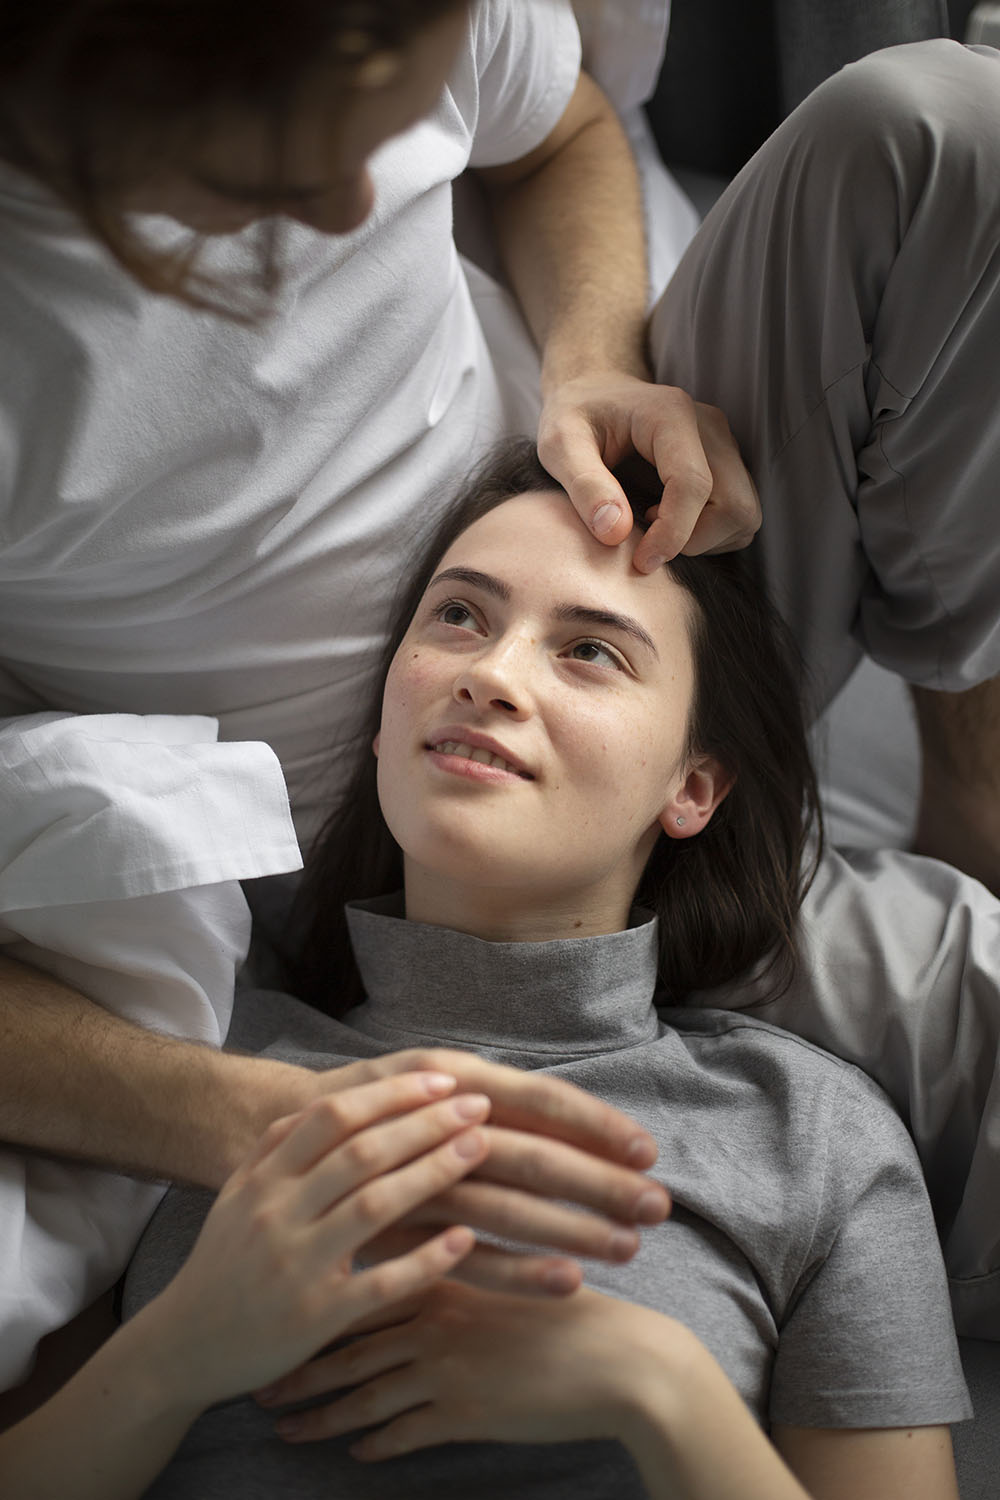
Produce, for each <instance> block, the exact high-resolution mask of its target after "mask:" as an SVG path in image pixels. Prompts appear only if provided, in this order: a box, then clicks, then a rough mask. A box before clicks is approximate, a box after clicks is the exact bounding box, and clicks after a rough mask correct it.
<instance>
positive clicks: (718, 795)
mask: <svg viewBox="0 0 1000 1500" xmlns="http://www.w3.org/2000/svg"><path fill="white" fill-rule="evenodd" d="M735 780H736V777H735V776H734V775H733V774H732V772H731V771H729V770H727V769H726V767H725V766H724V765H723V764H722V762H721V761H718V760H716V759H715V757H714V756H712V755H704V756H701V757H699V759H697V760H696V761H694V762H692V763H691V764H690V765H689V766H688V771H687V776H686V778H685V780H684V781H683V783H682V784H681V785H680V786H679V787H678V788H677V791H676V792H675V793H674V795H673V796H672V797H671V799H670V801H669V802H668V803H667V805H666V807H665V808H664V809H663V811H662V812H661V813H660V826H661V828H662V829H663V831H664V833H665V834H666V835H667V837H668V838H672V839H689V838H691V837H692V836H693V835H694V834H696V833H700V832H701V830H702V829H703V828H704V827H705V824H706V823H707V822H708V820H709V818H711V816H712V814H713V813H714V812H715V809H716V808H717V807H718V805H719V803H720V802H721V801H722V799H723V797H725V796H726V794H727V792H728V791H729V790H730V788H731V787H732V785H733V782H734V781H735Z"/></svg>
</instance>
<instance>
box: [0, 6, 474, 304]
mask: <svg viewBox="0 0 1000 1500" xmlns="http://www.w3.org/2000/svg"><path fill="white" fill-rule="evenodd" d="M462 5H463V0H0V158H2V159H4V160H6V161H8V162H10V163H11V164H12V165H14V166H16V167H18V168H20V169H21V170H22V171H24V172H27V173H29V174H30V175H31V176H33V177H36V178H37V179H38V180H39V181H41V182H43V183H45V184H46V185H47V186H48V187H49V188H51V189H52V191H54V192H55V193H57V194H58V195H59V196H60V197H61V198H62V199H63V201H64V202H65V203H66V204H67V206H68V207H70V208H71V209H73V211H74V212H75V213H76V214H77V215H78V216H79V218H80V219H81V220H82V221H83V223H84V225H85V226H86V227H87V228H88V229H89V231H90V232H91V233H92V234H93V235H94V237H95V238H96V239H97V240H99V241H100V242H101V243H102V244H103V245H104V246H105V247H106V248H107V249H108V250H109V251H110V253H111V254H112V255H113V256H114V257H115V259H116V260H117V261H118V262H119V264H120V265H122V266H123V267H124V268H125V270H127V271H128V272H129V273H130V274H131V275H132V276H133V277H134V278H135V279H136V280H137V281H139V282H140V283H141V284H142V285H144V286H146V287H148V288H150V289H151V290H152V291H157V292H166V293H168V294H170V295H172V296H176V297H179V298H180V299H181V300H183V301H186V302H189V303H191V304H192V305H193V306H200V307H211V308H213V309H214V310H215V311H218V312H223V313H229V314H231V315H232V316H234V317H240V316H241V315H242V316H243V317H244V319H245V318H246V317H247V316H249V315H250V314H249V313H248V311H247V309H244V308H242V307H241V304H240V301H239V298H238V296H236V295H231V296H228V297H227V296H226V288H225V287H223V286H222V285H221V284H220V283H219V282H218V281H215V280H213V279H212V278H211V276H210V275H209V274H208V273H207V272H204V271H203V270H201V268H200V266H199V254H200V251H201V249H202V243H203V242H202V237H201V236H199V235H197V234H192V235H190V236H188V237H187V238H186V239H185V240H184V241H183V243H182V248H181V249H180V250H176V251H171V252H169V253H168V252H165V251H164V250H163V249H160V248H154V247H152V246H150V245H148V244H146V243H144V242H143V241H142V239H141V238H140V237H139V236H138V235H137V234H136V232H135V230H134V228H133V227H132V226H131V225H130V222H129V217H128V214H127V213H126V212H125V211H124V210H123V209H122V207H121V206H120V198H121V194H122V190H123V189H125V188H128V187H129V186H134V185H135V184H136V182H141V181H143V180H144V179H146V178H148V176H149V175H150V174H151V173H155V172H157V171H158V170H159V169H161V168H163V167H171V168H175V169H180V170H184V169H185V168H186V167H187V165H188V163H189V162H190V161H191V159H192V158H193V157H194V156H195V154H196V152H197V148H198V146H199V144H200V142H201V141H202V140H203V138H204V136H205V134H206V133H207V132H209V131H210V130H211V129H212V128H214V127H215V126H216V125H218V124H219V123H220V122H221V121H224V120H226V119H228V118H231V117H232V116H233V115H234V114H235V115H248V116H255V117H256V118H259V119H261V120H262V121H264V122H265V124H266V125H267V126H268V128H269V131H270V135H271V139H272V141H273V149H274V158H275V174H274V175H275V177H276V179H277V180H278V181H279V182H280V181H281V174H282V163H283V160H284V154H285V153H284V141H285V133H286V129H287V126H288V124H289V122H290V119H291V117H292V114H293V112H294V109H295V107H296V104H297V102H298V100H299V98H300V95H301V91H302V88H303V86H304V84H305V82H306V81H307V79H308V78H310V77H311V76H312V75H314V74H315V72H316V71H317V69H319V68H323V69H326V71H327V73H328V74H329V95H330V98H331V99H336V98H338V96H339V94H340V92H341V91H346V90H350V88H351V87H352V77H353V76H354V74H355V73H356V70H357V69H358V68H359V67H361V66H362V65H363V64H364V63H365V61H366V60H367V59H368V58H369V57H371V56H372V55H373V54H375V53H378V52H392V51H395V50H398V49H400V48H402V47H404V46H406V44H407V43H408V42H410V41H411V40H412V38H413V37H414V36H415V35H416V34H417V33H418V32H419V31H421V30H422V29H423V28H425V27H426V26H428V25H429V24H430V23H431V22H433V21H434V20H436V19H437V18H438V17H439V16H442V15H444V14H445V13H447V12H448V11H454V10H458V9H460V8H462ZM276 236H277V230H276V229H275V226H274V221H273V220H269V221H267V222H266V223H265V224H263V225H262V226H261V233H260V235H259V236H258V240H259V245H258V266H257V279H258V282H259V286H258V291H259V292H260V294H261V302H262V305H261V310H262V311H263V310H265V308H266V295H267V294H268V293H269V292H271V291H273V290H274V287H275V285H276V284H277V281H278V279H279V272H278V267H277V249H276V246H277V238H276ZM249 306H250V304H248V307H249Z"/></svg>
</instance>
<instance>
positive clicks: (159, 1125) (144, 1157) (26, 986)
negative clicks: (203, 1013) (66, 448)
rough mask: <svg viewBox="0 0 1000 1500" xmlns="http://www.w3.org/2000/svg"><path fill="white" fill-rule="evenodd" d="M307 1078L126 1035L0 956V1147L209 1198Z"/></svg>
mask: <svg viewBox="0 0 1000 1500" xmlns="http://www.w3.org/2000/svg"><path fill="white" fill-rule="evenodd" d="M316 1092H317V1088H316V1075H315V1074H312V1073H309V1072H307V1071H306V1070H304V1069H301V1068H296V1067H293V1066H291V1065H290V1064H287V1063H280V1062H273V1061H269V1060H267V1059H263V1058H247V1057H236V1056H233V1055H231V1054H228V1053H222V1052H218V1051H216V1050H215V1049H214V1048H212V1047H207V1046H201V1045H199V1044H198V1043H195V1042H186V1041H180V1040H178V1039H176V1038H174V1037H169V1036H163V1035H159V1034H157V1033H156V1032H153V1031H148V1030H146V1029H145V1028H143V1027H141V1026H136V1025H135V1024H133V1023H132V1022H130V1021H126V1020H123V1019H121V1018H120V1017H118V1016H115V1015H112V1014H111V1013H110V1012H108V1011H105V1010H103V1009H102V1008H101V1007H100V1006H99V1005H96V1004H94V1003H93V1002H92V1001H90V1000H88V999H86V998H85V997H84V996H83V995H81V994H79V993H77V991H75V990H72V989H70V988H69V987H68V986H67V985H64V984H62V983H61V982H60V981H58V980H56V979H52V978H50V977H49V975H47V974H43V973H41V971H40V970H37V969H32V968H29V967H28V966H27V965H25V964H21V963H17V962H15V961H14V960H12V959H9V958H6V957H4V956H0V1138H2V1139H3V1140H5V1141H8V1142H9V1143H10V1144H12V1145H16V1146H25V1147H31V1148H33V1149H35V1150H39V1151H42V1152H45V1153H46V1154H49V1155H53V1156H67V1157H74V1158H77V1159H81V1160H86V1161H89V1162H97V1163H100V1164H102V1165H105V1166H111V1167H115V1168H118V1169H120V1170H122V1171H127V1172H132V1173H134V1174H136V1175H139V1176H148V1177H152V1178H163V1179H167V1180H171V1181H181V1182H189V1183H196V1184H198V1185H199V1186H202V1187H212V1188H218V1187H220V1186H221V1185H222V1183H223V1182H224V1180H225V1179H226V1177H227V1176H228V1175H229V1173H230V1172H231V1171H232V1170H233V1169H234V1168H235V1166H236V1165H237V1163H238V1162H239V1161H240V1160H242V1158H243V1157H244V1156H245V1155H246V1152H247V1151H248V1149H249V1147H250V1146H251V1144H252V1143H253V1142H254V1141H255V1140H256V1139H257V1137H258V1136H259V1135H260V1134H261V1132H262V1131H263V1130H264V1129H265V1128H266V1126H267V1125H269V1124H270V1122H271V1121H272V1120H274V1119H277V1118H278V1117H279V1116H281V1115H286V1114H291V1113H292V1112H293V1111H295V1110H297V1109H300V1108H302V1107H304V1105H305V1104H307V1103H308V1102H309V1101H310V1099H312V1098H313V1097H315V1094H316Z"/></svg>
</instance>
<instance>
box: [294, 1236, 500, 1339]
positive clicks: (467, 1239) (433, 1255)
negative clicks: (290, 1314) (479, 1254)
mask: <svg viewBox="0 0 1000 1500" xmlns="http://www.w3.org/2000/svg"><path fill="white" fill-rule="evenodd" d="M475 1243H476V1237H475V1235H474V1234H473V1232H472V1230H471V1229H469V1228H468V1227H467V1226H466V1225H464V1224H453V1225H452V1226H451V1228H450V1229H446V1230H445V1231H444V1233H443V1234H439V1235H435V1237H434V1238H433V1239H432V1240H428V1241H427V1242H426V1244H423V1245H420V1246H418V1248H417V1249H415V1250H411V1251H409V1252H408V1253H407V1254H406V1255H401V1256H397V1257H396V1258H395V1259H394V1260H387V1261H383V1263H382V1264H381V1265H378V1266H372V1267H371V1268H370V1269H369V1270H366V1271H356V1272H355V1273H354V1274H353V1275H352V1276H351V1277H350V1278H349V1279H348V1281H347V1283H346V1285H345V1293H346V1295H345V1297H344V1299H343V1301H342V1305H341V1306H340V1307H338V1326H337V1329H336V1332H334V1333H331V1335H330V1338H329V1339H324V1340H323V1341H322V1342H323V1343H329V1342H330V1341H331V1339H333V1338H337V1337H339V1336H340V1335H341V1334H342V1333H343V1331H344V1327H345V1319H344V1317H343V1313H344V1311H345V1310H349V1312H350V1318H349V1321H350V1322H352V1323H353V1322H355V1321H357V1320H361V1319H364V1318H366V1317H369V1316H370V1315H371V1314H372V1313H374V1312H376V1311H377V1310H379V1309H380V1308H385V1307H388V1306H391V1305H392V1304H394V1303H396V1302H398V1301H401V1300H402V1299H403V1298H406V1297H412V1296H414V1294H416V1293H419V1292H424V1291H426V1290H427V1288H428V1287H430V1286H432V1285H433V1284H434V1283H435V1282H437V1281H440V1279H441V1277H442V1276H447V1275H448V1273H449V1271H451V1270H452V1269H453V1268H454V1267H455V1266H456V1265H458V1263H459V1262H460V1261H461V1260H463V1259H464V1257H465V1256H467V1255H468V1254H469V1252H470V1251H471V1250H472V1248H473V1246H474V1245H475Z"/></svg>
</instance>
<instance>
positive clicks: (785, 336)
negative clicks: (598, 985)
mask: <svg viewBox="0 0 1000 1500" xmlns="http://www.w3.org/2000/svg"><path fill="white" fill-rule="evenodd" d="M652 345H653V351H654V355H655V359H656V369H657V377H658V379H660V380H663V381H666V382H668V383H671V384H676V385H679V386H682V387H683V388H684V389H686V390H687V391H689V392H690V393H691V394H692V395H693V396H694V397H695V398H696V399H697V400H701V401H707V402H711V403H713V404H715V405H717V406H719V407H721V408H722V410H723V411H724V412H725V413H726V415H727V417H728V418H729V421H730V424H731V426H732V428H733V431H734V433H735V435H736V438H737V440H738V442H739V444H740V447H741V450H742V452H743V455H744V458H745V460H746V462H747V464H748V467H749V468H750V470H751V473H752V474H753V476H754V478H755V480H756V483H757V486H758V489H759V491H760V495H761V502H762V506H763V512H764V524H763V527H762V530H761V534H760V536H759V538H758V540H757V542H756V543H755V544H754V545H755V549H756V552H757V555H758V558H759V560H760V561H761V565H762V566H763V568H764V570H765V572H766V575H767V577H768V581H769V584H770V587H771V590H772V592H773V595H774V597H775V599H776V602H777V603H778V605H779V607H780V608H781V609H782V611H783V612H784V614H785V615H786V618H787V619H788V620H789V622H790V623H791V625H792V628H793V630H794V633H795V635H796V636H797V638H798V641H799V644H800V646H801V648H802V651H803V654H804V656H805V659H806V664H807V668H808V670H809V673H810V677H811V687H812V693H813V704H812V707H813V709H814V710H815V711H817V712H818V710H819V709H820V708H822V707H823V705H824V704H825V703H826V702H828V701H829V699H830V698H831V697H832V696H833V694H834V693H835V692H836V690H837V688H838V687H839V686H840V685H841V684H842V683H843V681H844V680H845V679H846V677H847V676H848V675H849V674H850V672H851V670H852V668H853V667H854V665H855V664H856V662H857V661H858V659H859V657H860V655H861V654H862V652H867V653H869V654H870V655H871V656H873V657H874V658H875V659H876V660H877V661H879V662H881V663H882V664H883V665H884V666H887V667H889V668H890V669H891V670H893V671H896V672H898V673H900V674H901V675H902V676H904V677H906V678H908V679H909V680H910V681H913V682H918V683H922V684H924V685H926V686H928V687H940V688H946V689H950V690H959V689H961V688H963V687H967V686H970V685H971V684H973V683H975V682H978V681H981V680H983V679H985V678H987V677H990V676H993V675H995V674H996V673H998V672H1000V500H998V497H1000V53H998V52H994V51H991V50H990V49H986V48H984V49H978V50H970V49H966V48H962V47H960V46H958V45H957V44H956V43H953V42H949V41H934V42H924V43H918V44H915V45H911V46H906V47H898V48H892V49H890V50H888V51H885V52H881V53H877V54H875V55H873V56H871V57H869V58H866V59H865V60H863V61H862V62H860V63H856V64H854V65H852V66H851V67H848V68H846V69H844V70H843V71H842V72H841V73H840V74H838V75H837V76H836V77H834V78H832V79H830V80H829V81H828V82H827V83H825V84H823V85H822V86H821V87H820V88H819V89H817V90H816V92H815V93H814V94H812V95H811V96H810V97H809V98H808V99H807V100H806V101H805V103H804V104H803V105H802V106H801V107H800V108H799V109H798V110H796V111H795V113H794V114H793V115H791V116H790V117H789V119H788V120H786V121H785V123H784V125H783V126H782V127H781V128H780V129H779V130H778V131H777V133H776V134H775V135H774V136H773V137H772V138H771V139H770V141H768V142H767V144H766V145H765V146H764V147H763V148H762V149H761V150H760V151H759V152H758V153H757V155H756V156H755V157H754V158H753V160H752V161H751V162H749V163H748V165H747V166H746V167H745V169H744V170H743V172H742V173H741V174H740V176H739V177H738V178H737V179H736V181H735V182H734V183H733V184H732V186H731V187H730V188H729V190H728V191H727V192H726V193H725V194H724V196H723V197H722V199H721V200H720V201H719V203H718V204H717V206H716V207H715V209H714V210H713V211H712V212H711V213H710V214H709V216H708V218H707V219H706V221H705V223H704V224H703V225H702V227H701V229H700V230H699V232H698V235H697V236H696V238H695V240H694V241H693V243H692V244H691V246H690V248H689V250H688V251H687V253H686V255H685V257H684V259H683V260H682V262H681V265H680V267H679V269H678V271H677V272H676V274H675V275H674V277H673V279H672V281H671V282H670V285H669V287H668V288H667V291H666V292H665V294H664V296H663V298H662V300H661V301H660V303H659V304H658V306H657V309H656V311H655V314H654V319H653V329H652ZM802 938H803V941H802V952H803V962H802V965H801V971H800V974H799V976H798V978H797V980H796V981H795V983H794V984H793V986H792V988H791V989H790V990H789V991H788V992H787V993H786V994H785V995H784V996H782V997H781V998H780V999H779V1000H777V1001H775V1002H772V1003H770V1004H769V1005H767V1006H766V1007H765V1008H764V1009H763V1010H761V1011H760V1012H759V1014H761V1015H763V1016H764V1017H766V1018H767V1019H769V1020H773V1021H774V1022H775V1023H776V1024H777V1025H780V1026H784V1027H786V1028H788V1029H789V1030H792V1031H797V1032H799V1033H800V1034H801V1035H803V1036H805V1037H806V1038H808V1039H809V1040H811V1041H814V1042H816V1043H818V1044H819V1045H821V1046H824V1047H827V1048H828V1049H829V1050H830V1051H833V1052H836V1053H839V1054H840V1055H841V1056H844V1057H847V1058H849V1059H850V1060H851V1061H854V1062H856V1063H858V1064H859V1065H860V1066H862V1067H863V1068H865V1070H866V1071H867V1072H869V1073H871V1074H872V1075H873V1076H874V1077H876V1078H877V1079H878V1081H879V1082H880V1083H881V1084H882V1086H883V1087H884V1088H885V1089H886V1091H887V1092H888V1093H889V1095H890V1097H891V1098H892V1099H893V1101H894V1103H895V1104H896V1106H897V1108H898V1109H899V1110H900V1112H901V1114H902V1115H903V1116H904V1118H905V1119H906V1120H907V1122H908V1124H909V1126H910V1129H911V1132H912V1134H913V1136H914V1139H915V1141H916V1144H917V1148H918V1151H919V1152H920V1155H921V1159H922V1162H923V1165H924V1170H925V1175H926V1177H927V1181H928V1186H929V1188H930V1191H931V1196H932V1200H933V1203H934V1207H935V1212H936V1216H937V1220H938V1226H939V1229H940V1232H941V1237H942V1243H943V1246H944V1250H945V1256H946V1261H947V1267H948V1271H949V1275H950V1277H951V1285H952V1295H953V1304H954V1308H955V1313H956V1321H957V1323H958V1326H959V1329H960V1330H961V1331H962V1332H963V1333H966V1334H969V1335H973V1336H978V1337H981V1338H993V1339H997V1338H1000V1064H998V1059H1000V902H997V901H996V900H995V899H994V898H993V897H992V896H990V895H989V893H988V892H987V891H986V890H985V889H984V888H983V887H982V886H980V885H978V884H977V883H976V882H975V881H972V880H969V879H968V878H966V877H964V876H962V875H959V874H958V873H957V872H955V871H953V870H950V869H949V868H948V867H947V866H944V865H939V864H937V863H936V862H934V861H929V860H920V859H916V858H915V857H912V856H909V855H905V854H900V853H893V852H889V853H885V854H881V855H864V854H862V855H857V856H848V857H847V858H844V857H842V856H840V855H836V854H832V853H831V854H829V855H827V857H826V859H825V861H824V864H823V867H822V868H821V871H820V874H819V877H818V878H817V880H816V883H815V884H814V887H813V889H812V891H811V892H810V893H809V896H808V897H807V899H806V903H805V907H804V909H803V914H802ZM754 999H755V993H754V986H753V984H752V983H751V984H748V985H740V986H735V987H733V988H732V989H731V990H729V991H728V992H720V991H718V990H716V991H712V992H711V993H710V994H706V995H704V996H702V997H701V1000H702V1003H704V1004H707V1005H720V1004H721V1005H725V1006H734V1007H735V1006H741V1005H745V1004H747V1003H753V1001H754Z"/></svg>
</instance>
